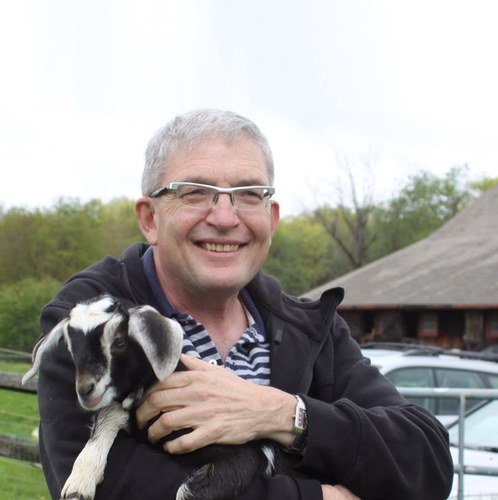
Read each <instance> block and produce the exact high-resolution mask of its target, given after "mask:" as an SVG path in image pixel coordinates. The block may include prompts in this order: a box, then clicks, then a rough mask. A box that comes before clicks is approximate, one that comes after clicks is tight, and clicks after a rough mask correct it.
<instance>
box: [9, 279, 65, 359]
mask: <svg viewBox="0 0 498 500" xmlns="http://www.w3.org/2000/svg"><path fill="white" fill-rule="evenodd" d="M60 287H61V283H60V282H58V281H56V280H51V279H46V280H35V279H32V278H27V279H25V280H21V281H19V282H17V283H14V284H10V285H5V286H2V287H0V345H1V346H2V347H6V348H9V349H14V350H17V351H24V352H31V350H32V349H33V346H34V344H35V342H36V339H37V338H38V336H39V335H40V333H41V331H40V324H39V318H40V312H41V309H42V307H43V306H44V305H45V304H47V303H48V302H49V301H50V300H51V299H52V298H53V296H54V295H55V294H56V293H57V291H58V290H59V289H60Z"/></svg>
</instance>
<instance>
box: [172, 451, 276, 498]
mask: <svg viewBox="0 0 498 500" xmlns="http://www.w3.org/2000/svg"><path fill="white" fill-rule="evenodd" d="M214 450H216V452H215V453H216V456H215V457H214V459H212V460H211V462H210V463H207V464H205V465H203V466H202V467H200V468H199V469H198V470H197V471H196V472H194V474H192V475H191V476H190V477H189V478H188V479H187V481H185V482H184V483H183V484H182V485H181V486H180V488H179V489H178V492H177V494H176V500H232V499H233V498H236V497H237V496H238V495H239V494H240V493H241V492H242V491H244V490H245V489H246V488H247V487H248V486H249V485H250V484H251V481H252V480H253V479H254V477H255V476H256V474H257V473H258V472H264V473H265V474H266V475H268V476H270V475H271V473H272V471H273V463H274V450H273V448H272V447H271V446H267V445H263V446H262V445H261V443H247V444H245V445H238V446H215V447H213V451H214Z"/></svg>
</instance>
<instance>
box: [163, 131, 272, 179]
mask: <svg viewBox="0 0 498 500" xmlns="http://www.w3.org/2000/svg"><path fill="white" fill-rule="evenodd" d="M165 181H166V182H175V181H184V182H197V183H200V184H212V185H218V186H243V185H244V186H247V185H261V184H268V169H267V166H266V162H265V158H264V155H263V153H262V151H261V149H260V148H259V146H258V145H257V144H255V143H254V142H253V141H250V140H248V139H244V140H240V141H236V142H234V143H227V142H225V141H223V139H222V138H209V139H206V140H204V141H202V142H201V143H199V144H197V145H196V146H193V147H191V148H188V149H179V150H177V151H175V152H174V153H173V154H172V155H171V157H170V160H169V162H168V167H167V169H166V171H165Z"/></svg>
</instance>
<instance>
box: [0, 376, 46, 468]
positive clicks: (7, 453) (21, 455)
mask: <svg viewBox="0 0 498 500" xmlns="http://www.w3.org/2000/svg"><path fill="white" fill-rule="evenodd" d="M21 379H22V376H21V375H16V374H15V373H5V372H0V389H10V390H13V391H19V392H26V393H30V394H36V387H37V383H38V379H37V378H36V377H35V378H33V379H31V380H30V381H29V382H27V383H26V385H24V386H23V385H22V384H21ZM0 455H1V456H4V457H9V458H16V459H19V460H24V461H27V462H39V461H40V454H39V451H38V443H36V442H35V441H28V440H27V439H18V438H13V437H9V436H2V435H0Z"/></svg>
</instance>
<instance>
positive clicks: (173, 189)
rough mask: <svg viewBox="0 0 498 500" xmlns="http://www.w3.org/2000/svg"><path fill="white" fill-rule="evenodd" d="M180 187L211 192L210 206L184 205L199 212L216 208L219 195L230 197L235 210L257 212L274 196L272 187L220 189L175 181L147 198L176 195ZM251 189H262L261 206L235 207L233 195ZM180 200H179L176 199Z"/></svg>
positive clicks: (265, 206) (266, 206)
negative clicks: (190, 187) (204, 189)
mask: <svg viewBox="0 0 498 500" xmlns="http://www.w3.org/2000/svg"><path fill="white" fill-rule="evenodd" d="M182 186H192V187H198V188H206V189H209V190H210V191H213V197H212V198H211V202H210V203H211V204H210V206H209V207H197V206H195V205H189V204H188V203H185V206H187V207H192V208H197V209H200V210H209V209H211V208H213V207H215V206H216V204H217V203H218V199H219V196H220V194H228V195H229V196H230V202H231V204H232V206H233V207H234V208H236V209H237V210H257V209H258V208H260V207H264V208H268V202H269V200H270V198H271V197H272V196H273V195H274V194H275V187H274V186H259V185H252V186H236V187H232V188H222V187H218V186H212V185H210V184H200V183H198V182H186V181H177V182H170V183H169V184H168V185H166V186H164V187H161V188H159V189H156V190H155V191H153V192H152V193H151V194H150V195H149V198H159V197H161V196H162V195H164V194H168V193H177V192H178V188H180V187H182ZM251 189H263V190H264V193H263V199H262V200H261V201H262V204H261V205H255V206H254V208H244V207H242V208H241V207H239V206H237V204H236V202H235V198H234V193H236V192H238V191H247V190H251ZM176 199H180V198H178V197H177V198H176Z"/></svg>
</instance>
